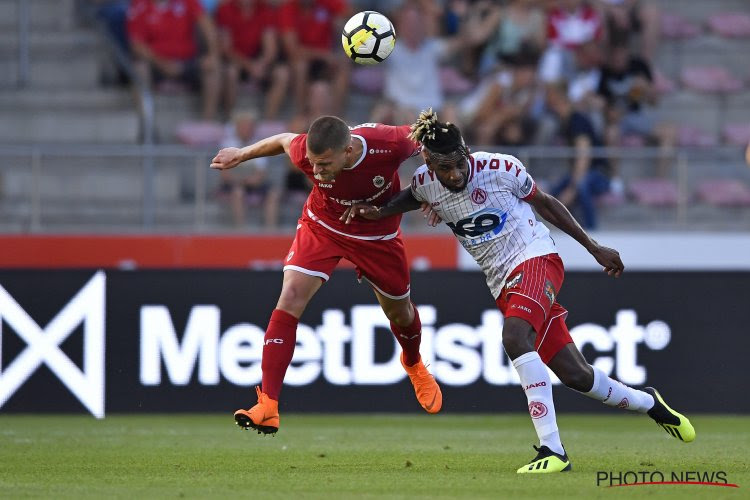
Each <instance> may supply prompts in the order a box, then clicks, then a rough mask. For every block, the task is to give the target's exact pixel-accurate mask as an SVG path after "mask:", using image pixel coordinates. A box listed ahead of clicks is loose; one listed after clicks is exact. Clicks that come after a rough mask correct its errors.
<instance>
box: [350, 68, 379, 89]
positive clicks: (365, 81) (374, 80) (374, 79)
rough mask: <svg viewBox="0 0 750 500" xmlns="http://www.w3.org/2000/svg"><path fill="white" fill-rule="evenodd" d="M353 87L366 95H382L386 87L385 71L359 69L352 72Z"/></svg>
mask: <svg viewBox="0 0 750 500" xmlns="http://www.w3.org/2000/svg"><path fill="white" fill-rule="evenodd" d="M351 82H352V86H353V87H354V88H355V89H357V90H359V91H360V92H362V93H364V94H372V95H380V94H382V93H383V88H384V87H385V71H384V70H383V68H379V67H359V68H355V69H354V71H352V79H351Z"/></svg>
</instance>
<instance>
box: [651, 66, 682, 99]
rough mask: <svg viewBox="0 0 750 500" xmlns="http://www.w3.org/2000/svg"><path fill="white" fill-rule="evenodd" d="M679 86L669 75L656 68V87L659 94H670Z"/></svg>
mask: <svg viewBox="0 0 750 500" xmlns="http://www.w3.org/2000/svg"><path fill="white" fill-rule="evenodd" d="M676 88H677V85H675V83H674V82H673V81H672V80H670V79H669V78H668V77H667V75H665V74H664V73H662V72H661V71H659V69H658V68H656V69H655V70H654V89H655V90H656V92H657V93H659V94H668V93H669V92H673V91H674V90H675V89H676Z"/></svg>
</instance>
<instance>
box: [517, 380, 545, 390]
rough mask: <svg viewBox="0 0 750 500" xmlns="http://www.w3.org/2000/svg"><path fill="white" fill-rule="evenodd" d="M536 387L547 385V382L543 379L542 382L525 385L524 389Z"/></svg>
mask: <svg viewBox="0 0 750 500" xmlns="http://www.w3.org/2000/svg"><path fill="white" fill-rule="evenodd" d="M534 387H547V382H545V381H544V380H542V381H541V382H537V383H536V384H529V385H527V386H526V387H524V388H523V390H524V391H528V390H529V389H533V388H534Z"/></svg>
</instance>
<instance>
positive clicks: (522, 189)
mask: <svg viewBox="0 0 750 500" xmlns="http://www.w3.org/2000/svg"><path fill="white" fill-rule="evenodd" d="M508 158H510V162H511V163H512V164H513V165H512V166H511V168H510V169H508V171H507V172H505V169H504V168H501V169H500V170H501V171H502V172H505V176H506V178H507V179H508V180H509V181H510V187H511V189H510V190H511V192H512V193H513V194H514V195H515V196H517V197H518V198H521V199H522V200H524V201H528V200H530V199H531V198H532V197H533V196H534V194H536V182H534V178H533V177H531V174H529V172H528V171H527V170H526V167H524V166H523V163H521V160H519V159H518V158H516V157H515V156H508ZM505 161H506V164H507V162H508V161H509V160H505Z"/></svg>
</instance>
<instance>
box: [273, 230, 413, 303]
mask: <svg viewBox="0 0 750 500" xmlns="http://www.w3.org/2000/svg"><path fill="white" fill-rule="evenodd" d="M342 258H344V259H347V260H349V261H351V262H352V263H353V264H354V265H355V267H356V268H357V277H358V278H360V279H365V280H367V281H368V282H370V284H371V285H372V286H373V288H375V289H376V290H377V291H378V292H380V293H381V294H382V295H385V296H386V297H388V298H391V299H403V298H405V297H408V296H409V264H408V263H407V261H406V251H405V249H404V242H403V241H402V240H401V232H400V231H399V234H398V235H397V236H396V237H395V238H391V239H388V240H362V239H358V238H351V237H348V236H343V235H339V234H336V233H334V232H333V231H330V230H328V229H326V228H324V227H321V226H320V225H319V224H317V223H315V222H313V221H310V220H308V219H300V220H299V223H298V224H297V233H296V235H295V236H294V242H293V243H292V248H290V249H289V253H288V254H287V256H286V258H285V259H284V271H286V270H288V269H292V270H294V271H299V272H301V273H304V274H308V275H310V276H317V277H319V278H321V279H322V280H324V281H328V279H329V278H330V276H331V273H332V272H333V270H334V268H335V267H336V265H337V264H338V263H339V261H340V260H341V259H342Z"/></svg>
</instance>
